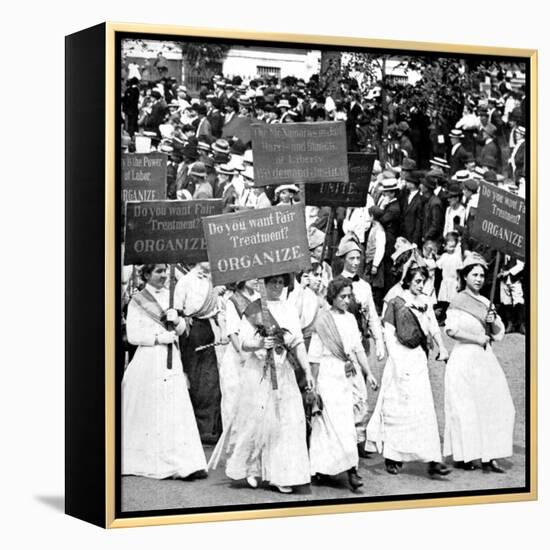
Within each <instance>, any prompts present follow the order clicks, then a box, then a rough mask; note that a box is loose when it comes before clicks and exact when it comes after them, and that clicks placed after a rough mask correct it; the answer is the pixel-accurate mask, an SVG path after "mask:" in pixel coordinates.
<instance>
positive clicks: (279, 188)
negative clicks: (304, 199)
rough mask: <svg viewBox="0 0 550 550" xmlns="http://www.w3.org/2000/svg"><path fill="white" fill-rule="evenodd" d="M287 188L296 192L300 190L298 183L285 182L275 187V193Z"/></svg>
mask: <svg viewBox="0 0 550 550" xmlns="http://www.w3.org/2000/svg"><path fill="white" fill-rule="evenodd" d="M285 189H288V190H289V191H292V192H294V193H299V192H300V189H299V187H298V186H297V185H294V184H293V183H285V184H283V185H279V187H276V188H275V195H278V194H279V193H280V192H281V191H284V190H285Z"/></svg>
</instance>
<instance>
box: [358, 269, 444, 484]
mask: <svg viewBox="0 0 550 550" xmlns="http://www.w3.org/2000/svg"><path fill="white" fill-rule="evenodd" d="M427 277H428V270H427V268H426V267H425V266H424V265H418V264H416V263H411V264H410V265H409V267H408V268H407V271H406V272H405V275H404V277H403V280H402V282H401V284H402V287H403V291H402V292H401V293H400V294H399V295H398V296H396V297H395V298H393V299H392V300H390V302H389V303H388V307H387V309H386V313H385V315H384V335H385V338H386V346H387V348H388V361H387V363H386V366H385V367H384V374H383V376H382V384H381V389H380V395H379V397H378V401H377V403H376V407H375V409H374V412H373V414H372V417H371V419H370V421H369V424H368V426H367V450H377V451H378V452H380V453H382V454H383V456H384V458H385V464H386V470H387V472H388V473H390V474H398V473H399V469H400V468H401V467H402V465H403V462H411V461H420V462H427V463H428V474H429V475H430V476H431V477H434V476H440V475H447V474H449V469H448V468H447V467H446V466H445V465H444V464H442V462H441V460H442V457H441V442H440V440H439V430H438V426H437V417H436V414H435V407H434V402H433V396H432V388H431V385H430V378H429V374H428V353H429V349H430V347H432V343H433V342H434V341H435V342H436V343H437V346H438V348H439V357H438V359H439V360H440V361H445V360H446V359H447V357H448V353H447V350H446V349H445V346H444V344H443V340H442V337H441V333H440V332H439V327H438V325H437V322H436V320H435V315H434V313H433V310H432V308H431V307H430V305H429V304H428V303H427V302H426V298H425V296H424V295H423V293H422V291H423V287H424V283H425V282H426V279H427Z"/></svg>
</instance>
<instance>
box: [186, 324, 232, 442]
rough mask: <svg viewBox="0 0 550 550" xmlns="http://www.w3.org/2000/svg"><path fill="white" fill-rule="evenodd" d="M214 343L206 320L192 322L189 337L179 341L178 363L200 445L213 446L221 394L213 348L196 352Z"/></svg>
mask: <svg viewBox="0 0 550 550" xmlns="http://www.w3.org/2000/svg"><path fill="white" fill-rule="evenodd" d="M213 342H214V333H213V332H212V327H211V326H210V321H209V320H208V319H193V325H192V326H191V330H190V331H189V335H188V336H187V335H185V334H184V336H183V337H182V339H181V347H180V349H181V362H182V363H183V370H184V371H185V373H186V374H187V377H188V378H189V395H190V397H191V403H192V404H193V409H194V411H195V418H196V420H197V426H198V428H199V433H200V436H201V440H202V442H203V443H208V444H214V443H215V442H216V441H217V440H218V438H219V437H220V435H221V431H222V417H221V390H220V377H219V373H218V362H217V359H216V352H215V350H214V347H210V348H207V349H205V350H202V351H195V348H197V347H199V346H204V345H207V344H211V343H213Z"/></svg>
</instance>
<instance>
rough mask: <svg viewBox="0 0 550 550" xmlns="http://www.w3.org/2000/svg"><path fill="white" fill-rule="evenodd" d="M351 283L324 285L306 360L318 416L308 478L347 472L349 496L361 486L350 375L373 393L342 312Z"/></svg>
mask: <svg viewBox="0 0 550 550" xmlns="http://www.w3.org/2000/svg"><path fill="white" fill-rule="evenodd" d="M351 295H352V283H351V281H350V280H349V279H347V278H345V277H342V276H339V277H336V279H334V280H333V281H331V282H330V283H329V286H328V290H327V301H328V303H329V304H330V305H331V308H330V310H324V311H323V312H322V313H321V314H320V315H319V318H318V319H317V321H316V323H315V332H314V333H313V336H312V339H311V345H310V348H309V360H310V363H311V364H312V368H313V371H314V372H317V375H316V391H317V393H318V394H319V396H320V397H321V401H322V411H321V414H318V415H315V416H314V417H313V420H312V427H311V438H310V447H309V454H310V462H311V474H312V475H316V474H320V475H321V476H335V475H338V474H340V473H342V472H347V474H348V481H349V484H350V486H351V488H352V490H353V491H355V490H357V489H358V488H359V487H361V486H362V485H363V483H362V481H361V478H360V476H359V474H358V472H357V466H358V464H359V454H358V450H357V434H356V429H355V415H354V409H353V406H354V396H353V382H352V381H351V379H350V377H351V376H352V375H353V374H355V373H356V372H360V373H361V374H360V376H361V375H362V376H364V377H365V378H366V379H367V381H368V382H369V383H370V386H371V388H372V389H373V390H376V389H377V388H378V384H377V382H376V378H375V377H374V375H373V374H372V371H371V369H370V367H369V364H368V361H367V356H366V354H365V350H364V348H363V344H362V342H361V333H360V332H359V327H358V326H357V321H356V320H355V317H354V316H353V315H352V314H351V313H349V312H348V311H347V309H348V307H349V303H350V300H351Z"/></svg>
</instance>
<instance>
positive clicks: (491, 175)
mask: <svg viewBox="0 0 550 550" xmlns="http://www.w3.org/2000/svg"><path fill="white" fill-rule="evenodd" d="M483 179H484V180H485V181H486V182H487V183H492V184H496V183H498V178H497V175H496V172H494V171H493V170H487V171H486V172H485V173H484V174H483Z"/></svg>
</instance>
